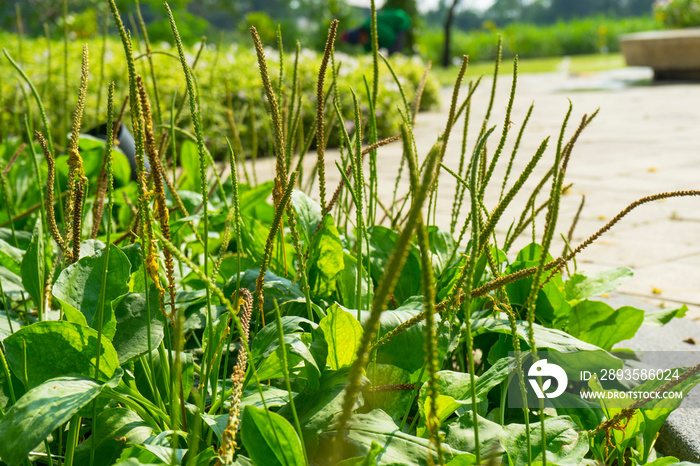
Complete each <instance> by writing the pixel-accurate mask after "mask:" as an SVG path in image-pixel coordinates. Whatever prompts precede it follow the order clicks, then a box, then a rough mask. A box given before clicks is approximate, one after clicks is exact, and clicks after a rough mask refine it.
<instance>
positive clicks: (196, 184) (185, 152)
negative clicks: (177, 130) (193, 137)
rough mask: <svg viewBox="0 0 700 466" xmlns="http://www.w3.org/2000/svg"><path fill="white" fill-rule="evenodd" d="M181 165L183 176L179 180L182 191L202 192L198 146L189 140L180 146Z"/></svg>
mask: <svg viewBox="0 0 700 466" xmlns="http://www.w3.org/2000/svg"><path fill="white" fill-rule="evenodd" d="M180 163H181V164H182V176H181V177H180V178H179V179H178V181H179V183H180V189H184V190H188V191H194V192H197V193H198V192H200V186H201V185H202V180H201V177H200V176H199V152H198V151H197V145H196V144H195V143H194V142H192V141H190V140H188V139H186V140H184V141H183V142H182V144H181V145H180Z"/></svg>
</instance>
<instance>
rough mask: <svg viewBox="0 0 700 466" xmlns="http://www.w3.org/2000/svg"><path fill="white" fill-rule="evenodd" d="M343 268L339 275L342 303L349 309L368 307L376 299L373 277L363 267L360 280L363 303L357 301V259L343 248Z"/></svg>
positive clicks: (338, 284) (338, 287)
mask: <svg viewBox="0 0 700 466" xmlns="http://www.w3.org/2000/svg"><path fill="white" fill-rule="evenodd" d="M343 264H344V267H343V270H342V271H341V272H340V275H338V281H337V282H336V284H337V295H338V299H339V301H340V303H341V304H342V305H343V306H344V307H346V308H348V309H368V308H369V306H370V304H372V300H373V299H374V283H373V282H372V277H371V276H370V275H369V274H368V273H367V271H366V270H365V269H364V267H362V281H361V282H360V293H361V297H360V300H361V303H358V302H357V272H358V267H357V259H356V258H355V257H354V256H353V255H352V254H350V253H348V252H347V251H345V250H343Z"/></svg>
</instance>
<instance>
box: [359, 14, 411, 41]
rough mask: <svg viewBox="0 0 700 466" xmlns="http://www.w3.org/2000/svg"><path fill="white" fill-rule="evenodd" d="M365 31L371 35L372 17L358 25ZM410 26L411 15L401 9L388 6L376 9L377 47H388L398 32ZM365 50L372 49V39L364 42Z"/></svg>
mask: <svg viewBox="0 0 700 466" xmlns="http://www.w3.org/2000/svg"><path fill="white" fill-rule="evenodd" d="M360 27H361V28H362V29H364V30H365V32H367V34H368V35H369V36H370V37H371V36H372V18H371V17H369V18H367V20H366V21H365V22H364V23H363V24H362V26H360ZM410 27H411V17H410V16H408V13H406V12H405V11H403V10H400V9H394V8H389V9H386V10H379V11H377V42H378V43H379V48H382V49H390V48H391V46H392V45H394V42H396V37H397V36H398V34H399V32H401V31H407V30H408V29H409V28H410ZM364 48H365V50H366V51H368V52H369V51H370V50H372V41H371V40H370V41H369V42H367V43H366V44H364Z"/></svg>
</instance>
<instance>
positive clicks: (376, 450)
mask: <svg viewBox="0 0 700 466" xmlns="http://www.w3.org/2000/svg"><path fill="white" fill-rule="evenodd" d="M382 453H384V448H382V446H381V445H379V444H378V443H377V442H372V445H371V446H370V447H369V453H367V456H358V457H356V458H348V459H346V460H343V461H341V462H340V463H338V466H375V465H376V464H377V461H379V455H381V454H382Z"/></svg>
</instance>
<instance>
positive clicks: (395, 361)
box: [361, 296, 449, 373]
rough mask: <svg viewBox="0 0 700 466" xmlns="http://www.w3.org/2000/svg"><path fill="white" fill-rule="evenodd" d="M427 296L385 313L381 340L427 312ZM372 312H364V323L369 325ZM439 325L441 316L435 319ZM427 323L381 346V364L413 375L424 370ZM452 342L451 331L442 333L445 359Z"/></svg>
mask: <svg viewBox="0 0 700 466" xmlns="http://www.w3.org/2000/svg"><path fill="white" fill-rule="evenodd" d="M423 309H424V307H423V297H422V296H414V297H412V298H410V299H407V300H406V301H405V302H404V303H403V304H402V305H401V306H399V307H398V308H397V309H394V310H387V311H384V312H382V315H381V317H380V320H379V331H378V332H377V333H378V337H379V338H381V337H382V336H384V335H385V334H386V333H387V332H389V331H390V330H393V329H395V328H396V327H398V326H399V325H401V324H402V323H404V322H406V321H407V320H409V319H411V318H413V317H415V316H417V315H418V314H419V313H421V312H423ZM368 316H369V312H367V311H362V313H361V318H362V322H363V323H364V322H365V319H367V318H368ZM435 321H436V325H438V324H437V323H438V322H440V317H439V316H438V315H436V316H435ZM424 342H425V320H421V321H420V322H419V323H417V324H416V325H413V326H412V327H409V328H408V329H407V330H406V331H404V332H402V333H399V334H398V335H395V336H394V337H393V338H392V339H391V340H389V341H388V342H387V343H385V344H383V345H382V346H380V347H379V349H378V351H377V362H378V363H381V364H391V365H394V366H397V367H400V368H401V369H404V370H406V371H408V372H410V373H413V372H415V371H417V370H419V369H420V368H421V367H423V363H424V360H425V355H424V354H423V352H422V351H416V349H417V348H420V349H422V348H423V345H424V344H425V343H424ZM448 343H449V335H448V334H447V332H440V333H439V334H438V358H442V356H443V355H444V352H445V350H446V348H447V346H448Z"/></svg>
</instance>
